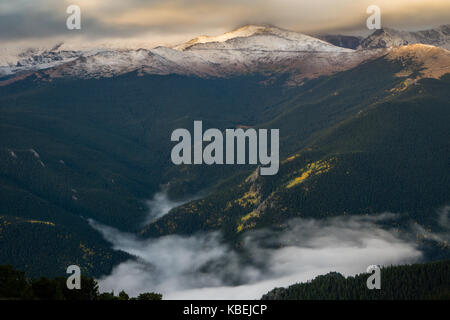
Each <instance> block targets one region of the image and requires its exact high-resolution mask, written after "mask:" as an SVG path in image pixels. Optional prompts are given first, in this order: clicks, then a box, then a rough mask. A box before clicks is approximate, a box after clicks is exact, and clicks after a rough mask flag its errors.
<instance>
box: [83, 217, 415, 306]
mask: <svg viewBox="0 0 450 320" xmlns="http://www.w3.org/2000/svg"><path fill="white" fill-rule="evenodd" d="M393 218H394V216H392V215H386V214H385V215H380V216H377V217H367V216H363V217H339V218H333V219H328V220H305V219H295V220H292V221H290V222H289V223H288V224H287V226H286V227H285V228H283V230H278V231H277V230H259V231H255V232H250V233H248V235H247V236H246V237H245V239H244V241H243V243H242V248H241V249H240V250H241V251H243V252H244V253H245V254H244V255H240V254H239V253H238V252H237V251H236V250H235V249H232V248H230V247H229V246H228V245H226V244H224V243H223V241H222V238H221V235H220V233H217V232H213V233H203V234H197V235H193V236H188V237H184V236H178V235H171V236H165V237H161V238H158V239H147V240H143V239H139V238H137V237H136V236H134V235H131V234H125V233H121V232H119V231H117V230H115V229H113V228H110V227H106V226H102V225H100V224H98V223H95V222H91V225H92V226H93V227H94V228H95V229H97V230H98V231H100V232H101V233H102V234H103V236H104V237H105V239H107V240H108V241H110V242H111V243H112V244H113V245H114V248H115V249H119V250H123V251H126V252H128V253H130V254H132V255H134V256H136V257H137V259H136V260H132V261H128V262H125V263H122V264H120V265H118V266H117V267H116V268H114V270H113V272H112V273H111V274H110V275H108V276H105V277H103V278H102V279H100V288H101V290H103V291H111V290H115V292H118V291H119V290H122V289H125V290H126V291H127V292H129V293H130V294H131V295H136V294H138V293H140V292H144V291H158V292H162V293H163V294H164V297H165V298H166V299H255V298H260V297H261V295H262V294H264V293H266V292H267V291H269V290H270V289H272V288H274V287H279V286H287V285H290V284H292V283H295V282H299V281H307V280H310V279H312V278H314V277H315V276H317V275H319V274H324V273H327V272H330V271H337V272H341V273H343V274H344V275H353V274H357V273H362V272H365V270H366V268H367V266H369V265H372V264H379V265H390V264H400V263H409V262H413V261H417V260H418V259H420V258H421V252H420V251H419V250H418V249H417V247H416V244H415V243H414V242H412V241H411V242H410V241H408V240H405V239H401V238H400V237H399V236H398V234H395V233H394V232H392V231H390V230H384V229H382V228H380V227H379V226H378V225H377V222H378V221H386V220H387V219H393Z"/></svg>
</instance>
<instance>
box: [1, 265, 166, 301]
mask: <svg viewBox="0 0 450 320" xmlns="http://www.w3.org/2000/svg"><path fill="white" fill-rule="evenodd" d="M0 299H14V300H17V299H24V300H161V299H162V295H161V294H159V293H154V292H151V293H141V294H140V295H139V296H138V297H136V298H130V297H129V296H128V294H127V293H125V291H121V292H120V293H119V295H117V296H116V295H115V294H114V292H111V293H108V292H105V293H100V292H99V290H98V284H97V281H95V279H93V278H86V277H84V276H81V289H80V290H69V289H67V286H66V278H64V277H57V278H54V279H48V278H45V277H41V278H40V279H33V280H30V279H27V278H26V277H25V273H24V272H22V271H18V270H15V269H14V268H13V267H11V266H1V265H0Z"/></svg>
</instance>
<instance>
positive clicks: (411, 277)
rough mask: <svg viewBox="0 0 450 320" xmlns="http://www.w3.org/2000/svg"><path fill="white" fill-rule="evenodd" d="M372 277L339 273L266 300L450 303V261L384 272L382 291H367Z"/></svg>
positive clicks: (281, 290)
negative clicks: (441, 301) (434, 301)
mask: <svg viewBox="0 0 450 320" xmlns="http://www.w3.org/2000/svg"><path fill="white" fill-rule="evenodd" d="M368 277H369V274H359V275H356V276H354V277H347V278H345V277H344V276H343V275H341V274H340V273H337V272H331V273H328V274H326V275H321V276H318V277H316V278H315V279H314V280H312V281H310V282H307V283H298V284H294V285H292V286H290V287H288V288H276V289H274V290H272V291H270V292H269V293H267V294H265V295H264V296H263V297H262V299H263V300H449V299H450V260H445V261H439V262H431V263H425V264H413V265H404V266H391V267H385V268H382V269H381V289H379V290H377V289H373V290H369V289H367V285H366V281H367V278H368Z"/></svg>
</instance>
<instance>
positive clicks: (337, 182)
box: [0, 26, 450, 276]
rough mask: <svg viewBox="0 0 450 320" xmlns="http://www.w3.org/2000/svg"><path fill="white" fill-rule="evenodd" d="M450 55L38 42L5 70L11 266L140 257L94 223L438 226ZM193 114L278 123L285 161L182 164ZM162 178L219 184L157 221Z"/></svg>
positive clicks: (2, 236)
mask: <svg viewBox="0 0 450 320" xmlns="http://www.w3.org/2000/svg"><path fill="white" fill-rule="evenodd" d="M8 57H9V58H8V59H12V58H11V57H14V55H10V56H8ZM448 59H449V51H448V50H446V49H443V48H438V47H434V46H429V45H420V44H418V45H408V46H402V47H399V48H382V49H373V50H372V49H370V50H351V49H345V48H340V47H337V46H334V45H331V44H328V43H326V42H324V41H322V40H318V39H315V38H313V37H309V36H305V35H302V34H299V33H295V32H289V31H285V30H282V29H278V28H275V27H271V26H247V27H244V28H240V29H237V30H235V31H233V32H231V33H228V34H225V35H223V36H222V37H207V38H205V37H203V38H202V37H201V38H197V39H194V40H191V41H189V42H188V43H187V44H184V45H181V46H177V47H175V48H167V47H157V48H154V49H120V50H119V49H111V48H107V49H102V50H91V51H89V50H66V49H65V48H64V46H55V47H53V48H47V49H45V48H43V49H39V50H38V51H29V52H27V53H24V54H22V55H21V56H20V57H19V59H18V60H17V61H16V62H15V63H14V64H11V65H7V66H3V67H2V68H10V69H9V71H8V72H9V73H8V74H7V73H5V75H4V77H3V78H2V82H1V85H0V137H1V138H0V190H1V192H0V216H1V218H0V264H8V263H11V264H13V265H14V267H17V268H20V269H23V270H26V272H27V273H28V274H32V275H51V276H53V275H65V270H64V266H67V265H70V264H79V265H80V266H81V267H82V270H83V273H85V274H86V275H95V276H98V275H100V274H104V273H108V272H109V271H110V270H111V268H112V267H113V266H114V265H116V264H117V263H119V262H121V261H123V260H124V259H127V258H130V257H129V256H128V255H126V254H125V253H123V252H120V251H116V250H113V248H111V247H110V246H109V244H108V243H106V242H105V240H104V239H103V238H102V236H101V235H100V234H99V233H97V232H96V231H95V230H93V229H92V228H91V227H90V225H89V223H88V222H87V221H88V219H92V220H95V221H98V222H100V223H102V224H105V225H109V226H112V227H115V228H117V229H120V230H122V231H126V232H130V233H136V234H140V236H141V237H143V238H145V237H157V236H161V235H167V234H174V233H177V234H192V233H195V232H197V231H202V232H206V231H208V230H221V231H222V232H223V233H224V235H225V238H226V240H227V241H230V242H231V243H233V244H234V245H236V246H239V241H240V239H242V238H241V237H243V235H244V234H245V233H246V232H247V231H248V230H253V229H257V228H264V227H276V226H282V225H283V223H284V222H285V221H287V219H290V218H293V217H314V218H316V219H321V218H323V217H329V216H333V215H344V214H355V215H357V214H372V213H380V212H384V211H391V212H398V213H399V214H401V215H402V216H404V217H405V221H409V220H408V219H409V218H411V219H414V220H415V221H417V222H418V223H425V224H426V225H427V226H430V228H431V230H433V231H434V230H437V231H440V229H439V226H438V225H437V224H436V222H435V216H436V209H437V208H440V207H442V206H444V205H445V204H446V203H448V200H449V198H450V195H449V194H448V190H450V182H449V181H450V177H449V175H448V173H447V172H448V158H449V152H450V151H449V145H448V141H450V140H449V139H448V137H449V131H448V123H449V120H450V119H449V102H448V101H450V99H449V98H450V97H449V92H450V91H449V90H448V88H449V85H450V79H449V75H448V65H449V63H448ZM2 61H3V60H2ZM11 61H12V60H11ZM18 62H19V64H18ZM12 66H13V67H14V68H16V69H14V68H12ZM17 68H18V69H17ZM2 70H6V69H2ZM15 72H17V73H15ZM6 74H7V75H6ZM194 120H202V121H203V124H204V126H205V127H209V128H219V129H220V130H225V129H227V128H238V127H240V128H247V127H254V128H279V129H280V151H281V157H282V158H281V160H282V163H281V167H280V171H279V173H278V174H277V175H276V176H274V177H260V176H258V175H257V173H255V172H257V167H255V166H210V167H209V166H175V165H173V164H172V163H171V161H170V151H171V148H172V146H173V144H172V143H171V142H170V134H171V132H172V131H173V130H175V129H177V128H188V129H192V125H193V121H194ZM161 189H164V190H167V193H168V194H169V196H170V197H171V198H172V199H179V198H183V197H187V196H190V195H192V193H194V194H196V193H198V192H199V191H204V190H205V189H207V190H208V191H209V192H208V194H207V196H203V197H201V199H198V200H193V201H191V202H189V203H187V204H185V205H182V206H179V207H177V208H174V209H173V210H171V211H170V212H169V213H168V214H167V215H165V216H162V217H161V218H160V219H158V220H157V221H155V222H153V223H151V224H147V225H146V224H145V221H147V215H148V210H149V208H148V205H147V203H146V201H147V200H148V199H151V197H152V196H153V195H154V194H155V193H156V192H158V191H160V190H161ZM436 246H437V249H436V252H437V254H440V255H441V256H446V255H447V252H448V251H446V250H447V249H445V248H446V247H445V246H444V245H443V244H442V243H441V242H438V244H437V245H436Z"/></svg>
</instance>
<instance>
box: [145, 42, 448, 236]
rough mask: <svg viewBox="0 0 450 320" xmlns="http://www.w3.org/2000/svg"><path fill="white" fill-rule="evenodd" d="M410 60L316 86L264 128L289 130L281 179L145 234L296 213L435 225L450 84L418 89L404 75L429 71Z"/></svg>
mask: <svg viewBox="0 0 450 320" xmlns="http://www.w3.org/2000/svg"><path fill="white" fill-rule="evenodd" d="M442 50H443V49H442ZM419 52H420V48H419ZM444 53H445V54H447V53H448V52H444ZM408 61H409V64H408V66H406V65H404V64H403V63H404V60H402V59H393V58H392V56H389V55H388V56H386V57H384V58H380V59H378V60H375V61H371V62H368V63H366V64H364V65H361V66H359V67H358V68H356V69H354V70H350V71H346V72H344V73H339V74H337V75H335V76H333V77H330V78H324V79H323V80H317V81H313V82H312V83H311V84H309V87H308V90H309V91H308V97H309V98H311V100H312V101H308V100H307V98H306V99H298V100H295V99H293V100H291V101H290V102H289V106H286V109H285V111H284V112H279V113H278V116H277V117H276V118H275V119H274V120H272V121H270V122H268V123H265V124H261V127H271V128H280V135H281V136H280V139H281V142H280V144H281V146H280V148H281V150H284V152H282V153H283V157H284V160H283V162H282V163H281V167H280V171H279V173H278V174H277V175H276V176H274V177H258V176H257V175H247V176H243V177H240V178H235V179H230V180H229V181H228V182H227V183H226V184H224V185H223V186H222V187H221V188H219V190H220V191H217V192H215V193H213V194H211V195H210V196H209V197H207V198H205V199H202V200H198V201H193V202H191V203H189V204H187V205H184V206H181V207H179V208H176V209H173V210H172V211H171V212H170V213H169V214H168V215H166V216H164V217H163V218H161V219H160V220H158V221H156V222H154V223H153V224H151V225H149V226H147V227H146V228H145V229H144V230H143V231H142V234H143V235H145V236H159V235H161V234H170V233H192V232H195V231H199V230H205V229H209V230H214V229H222V230H224V231H225V233H226V234H227V235H228V236H229V237H230V238H234V237H235V236H237V235H239V234H240V233H241V232H243V231H245V230H248V229H253V228H258V227H269V226H275V225H280V224H282V223H283V222H284V221H286V220H287V219H289V218H292V217H299V216H300V217H314V218H320V217H329V216H334V215H343V214H344V215H345V214H373V213H380V212H385V211H390V212H399V213H402V214H403V215H404V217H409V218H412V219H414V220H416V221H421V222H426V223H427V224H428V223H430V224H433V222H432V220H433V219H435V215H434V211H435V209H437V208H439V207H440V206H444V205H445V204H446V203H447V202H448V199H449V198H450V194H449V192H448V190H450V176H449V175H448V174H447V171H448V170H447V167H448V159H449V157H450V145H449V141H450V140H449V137H450V131H449V127H448V122H449V121H450V109H449V102H448V101H450V96H449V90H448V88H449V86H450V82H449V81H450V78H449V76H448V75H447V76H444V77H442V78H441V79H422V80H418V81H416V82H415V85H411V84H408V83H409V82H408V81H407V79H408V78H405V77H399V74H401V71H402V70H405V68H406V69H408V68H413V69H415V70H420V69H422V66H423V64H421V63H417V61H411V60H408ZM417 75H418V73H417ZM364 76H367V78H365V79H362V78H363V77H364ZM405 82H406V84H405ZM358 85H359V87H358ZM299 97H302V96H299ZM317 97H322V99H321V100H316V99H315V98H317ZM313 101H314V102H313ZM281 110H283V109H281ZM279 111H280V110H279ZM339 116H342V118H339ZM321 117H323V118H321ZM330 118H331V119H334V120H336V122H334V123H328V124H327V125H325V126H324V128H323V129H322V130H320V129H319V130H317V123H314V122H311V121H310V120H309V119H315V120H316V121H320V122H322V123H323V121H326V119H330ZM310 126H313V127H314V126H316V130H317V131H315V132H314V131H312V130H311V127H310ZM409 218H408V219H409ZM434 224H435V223H434Z"/></svg>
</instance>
